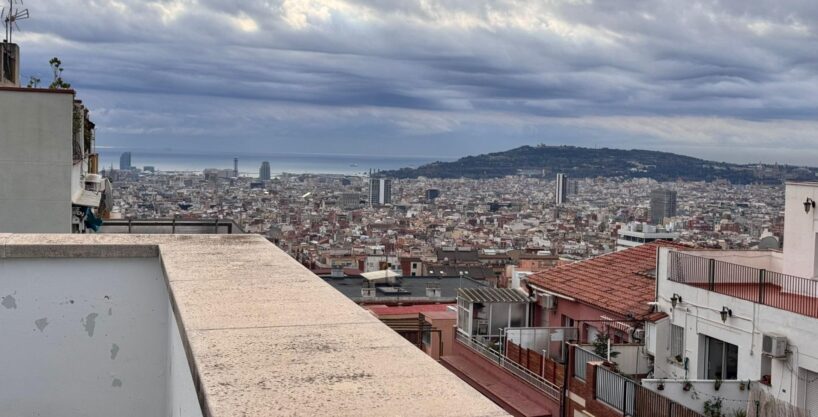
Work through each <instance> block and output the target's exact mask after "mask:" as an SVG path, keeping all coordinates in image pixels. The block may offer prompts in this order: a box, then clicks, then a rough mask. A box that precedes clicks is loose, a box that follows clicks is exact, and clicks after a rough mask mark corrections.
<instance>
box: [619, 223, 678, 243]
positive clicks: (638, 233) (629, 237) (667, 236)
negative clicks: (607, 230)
mask: <svg viewBox="0 0 818 417" xmlns="http://www.w3.org/2000/svg"><path fill="white" fill-rule="evenodd" d="M678 238H679V234H678V233H673V232H670V231H668V230H665V229H664V228H662V227H657V226H654V225H650V224H646V223H628V224H626V225H624V226H623V227H622V228H620V229H619V230H617V238H616V250H624V249H627V248H633V247H636V246H639V245H644V244H645V243H650V242H654V241H657V240H668V241H673V240H676V239H678Z"/></svg>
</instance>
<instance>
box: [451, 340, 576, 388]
mask: <svg viewBox="0 0 818 417" xmlns="http://www.w3.org/2000/svg"><path fill="white" fill-rule="evenodd" d="M455 334H456V337H457V341H458V342H460V343H462V344H463V345H465V346H466V347H468V348H469V349H471V350H473V351H474V352H476V353H478V354H480V355H481V356H483V357H485V358H486V359H488V360H490V361H492V362H494V363H496V364H497V365H498V366H500V367H501V368H503V369H505V370H507V371H509V372H511V373H512V374H514V375H515V376H517V377H518V378H520V379H522V380H523V381H525V382H527V383H529V384H531V385H532V386H534V388H537V389H538V390H540V391H542V392H544V393H545V395H547V396H549V397H551V398H552V399H554V400H556V401H559V400H560V388H559V387H558V386H556V385H554V384H552V383H551V382H549V381H548V380H546V379H545V378H543V377H541V376H539V375H537V374H535V373H533V372H531V371H529V370H528V369H526V368H523V367H522V366H520V365H519V364H517V363H515V362H514V361H512V360H510V359H507V358H506V357H504V356H503V355H502V354H501V353H500V352H498V351H496V350H494V349H492V348H490V347H489V346H487V345H484V344H482V343H480V342H478V341H477V340H476V339H472V338H470V337H468V336H467V335H465V334H463V333H461V332H455Z"/></svg>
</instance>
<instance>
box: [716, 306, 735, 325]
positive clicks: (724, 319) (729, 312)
mask: <svg viewBox="0 0 818 417" xmlns="http://www.w3.org/2000/svg"><path fill="white" fill-rule="evenodd" d="M719 314H721V322H722V323H725V322H727V318H728V317H733V310H730V309H729V308H727V307H722V308H721V313H719Z"/></svg>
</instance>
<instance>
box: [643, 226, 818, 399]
mask: <svg viewBox="0 0 818 417" xmlns="http://www.w3.org/2000/svg"><path fill="white" fill-rule="evenodd" d="M802 212H803V210H802ZM667 252H668V250H667V249H665V248H663V249H660V266H663V265H666V262H667V259H666V253H667ZM658 284H659V300H658V301H659V305H660V309H661V311H665V312H668V314H669V315H670V320H669V322H672V323H673V324H676V325H678V326H683V327H684V328H685V340H684V346H685V356H686V357H687V358H688V361H689V369H688V371H687V372H685V370H684V369H683V368H682V367H680V366H678V365H677V364H675V362H674V361H672V360H669V352H668V349H669V348H667V346H666V345H665V346H663V347H665V349H661V348H657V352H656V361H655V375H656V377H657V378H684V377H685V376H687V378H688V379H691V380H692V379H701V378H703V374H704V369H703V363H704V362H703V361H704V358H703V353H704V349H703V348H702V346H701V345H702V337H703V336H711V337H714V338H716V339H719V340H723V341H725V342H728V343H731V344H733V345H736V346H738V355H739V358H738V379H744V380H747V379H750V380H753V381H757V380H759V379H760V378H761V374H762V370H761V366H762V358H763V355H762V353H761V349H762V346H761V342H762V337H763V335H764V334H776V335H781V336H785V337H786V338H787V340H788V343H789V350H790V351H791V353H790V354H789V355H788V356H787V358H784V359H772V360H771V368H772V371H771V377H772V378H771V379H772V387H771V390H770V391H771V392H772V393H773V394H774V395H776V396H777V398H778V399H780V400H783V401H787V402H790V403H792V404H797V403H798V401H799V398H798V395H797V390H798V383H799V379H798V374H797V373H798V369H799V368H803V369H808V370H811V371H813V372H818V354H816V353H815V348H814V346H815V341H816V340H818V320H816V319H813V318H810V317H807V316H804V315H801V314H796V313H792V312H789V311H786V310H782V309H777V308H773V307H769V306H765V305H759V304H755V303H752V302H749V301H744V300H740V299H737V298H734V297H730V296H726V295H722V294H718V293H715V292H710V291H707V290H704V289H700V288H696V287H693V286H689V285H684V284H679V283H675V282H671V281H668V280H667V268H659V277H658ZM674 293H676V294H679V295H681V296H682V299H683V300H684V302H683V303H681V304H679V305H677V307H676V308H675V309H674V308H672V306H671V304H670V300H669V299H670V297H671V296H672V294H674ZM722 307H728V308H730V309H731V310H732V313H733V315H732V317H729V318H728V319H727V320H726V321H724V322H722V320H721V317H720V315H719V312H720V310H721V309H722ZM666 337H668V338H669V332H668V335H667V336H666ZM816 411H818V410H816Z"/></svg>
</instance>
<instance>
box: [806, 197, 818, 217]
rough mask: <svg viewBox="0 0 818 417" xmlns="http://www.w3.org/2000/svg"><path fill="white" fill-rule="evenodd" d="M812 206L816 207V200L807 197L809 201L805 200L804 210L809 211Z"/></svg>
mask: <svg viewBox="0 0 818 417" xmlns="http://www.w3.org/2000/svg"><path fill="white" fill-rule="evenodd" d="M810 208H815V200H813V199H811V198H809V197H807V201H804V211H805V212H807V213H809V209H810Z"/></svg>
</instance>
